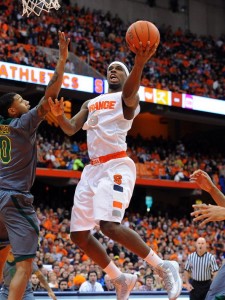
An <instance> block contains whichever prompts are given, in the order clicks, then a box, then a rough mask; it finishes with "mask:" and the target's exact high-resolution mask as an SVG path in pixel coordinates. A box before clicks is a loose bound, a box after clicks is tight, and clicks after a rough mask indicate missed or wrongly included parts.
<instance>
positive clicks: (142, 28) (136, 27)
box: [125, 20, 160, 53]
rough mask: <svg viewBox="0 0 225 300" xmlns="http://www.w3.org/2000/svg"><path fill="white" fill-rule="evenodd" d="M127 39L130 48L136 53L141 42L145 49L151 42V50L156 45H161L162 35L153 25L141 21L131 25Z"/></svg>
mask: <svg viewBox="0 0 225 300" xmlns="http://www.w3.org/2000/svg"><path fill="white" fill-rule="evenodd" d="M125 38H126V43H127V46H128V48H129V49H130V50H131V51H132V52H134V53H136V51H137V49H138V48H139V42H142V45H143V47H144V48H145V47H146V45H147V42H148V41H150V48H151V47H153V46H154V45H155V44H156V43H157V44H159V41H160V33H159V30H158V28H157V27H156V26H155V25H154V24H153V23H151V22H149V21H142V20H141V21H137V22H135V23H132V24H131V25H130V27H129V28H128V29H127V32H126V37H125Z"/></svg>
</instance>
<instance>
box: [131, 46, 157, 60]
mask: <svg viewBox="0 0 225 300" xmlns="http://www.w3.org/2000/svg"><path fill="white" fill-rule="evenodd" d="M158 45H159V44H158V43H155V45H154V46H152V47H150V41H148V42H147V46H146V47H143V45H142V42H139V48H138V49H137V51H136V56H135V62H136V63H141V64H145V63H146V62H147V61H148V60H149V59H150V58H151V57H152V56H153V55H154V54H155V52H156V50H157V47H158Z"/></svg>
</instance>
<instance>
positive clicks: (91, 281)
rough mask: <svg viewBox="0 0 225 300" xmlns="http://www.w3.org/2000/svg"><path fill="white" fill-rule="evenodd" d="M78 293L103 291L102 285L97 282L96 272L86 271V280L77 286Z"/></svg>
mask: <svg viewBox="0 0 225 300" xmlns="http://www.w3.org/2000/svg"><path fill="white" fill-rule="evenodd" d="M79 292H80V293H94V292H104V289H103V287H102V285H101V284H100V283H99V282H97V272H96V271H90V272H88V276H87V281H85V282H84V283H82V284H81V286H80V288H79Z"/></svg>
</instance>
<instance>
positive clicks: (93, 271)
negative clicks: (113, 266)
mask: <svg viewBox="0 0 225 300" xmlns="http://www.w3.org/2000/svg"><path fill="white" fill-rule="evenodd" d="M92 273H95V275H96V276H97V277H98V274H97V272H96V271H95V270H92V271H89V272H88V276H87V278H88V280H89V276H90V275H91V274H92Z"/></svg>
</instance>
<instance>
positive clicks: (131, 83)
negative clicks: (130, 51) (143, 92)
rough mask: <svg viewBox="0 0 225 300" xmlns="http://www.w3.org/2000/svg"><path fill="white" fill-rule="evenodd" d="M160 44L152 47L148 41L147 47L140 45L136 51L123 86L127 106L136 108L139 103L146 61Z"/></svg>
mask: <svg viewBox="0 0 225 300" xmlns="http://www.w3.org/2000/svg"><path fill="white" fill-rule="evenodd" d="M157 47H158V44H156V45H155V46H154V47H152V48H150V42H148V44H147V47H146V49H144V48H143V47H142V42H140V47H139V49H138V50H137V52H136V55H135V59H134V66H133V68H132V70H131V72H130V74H129V76H128V77H127V80H126V82H125V83H124V86H123V91H122V97H123V101H124V103H125V105H126V106H127V107H132V108H134V109H135V108H136V107H137V105H138V103H139V96H138V90H139V88H140V82H141V76H142V71H143V69H144V66H145V64H146V62H147V61H148V60H149V59H150V58H151V57H152V56H153V55H154V54H155V52H156V49H157Z"/></svg>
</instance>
